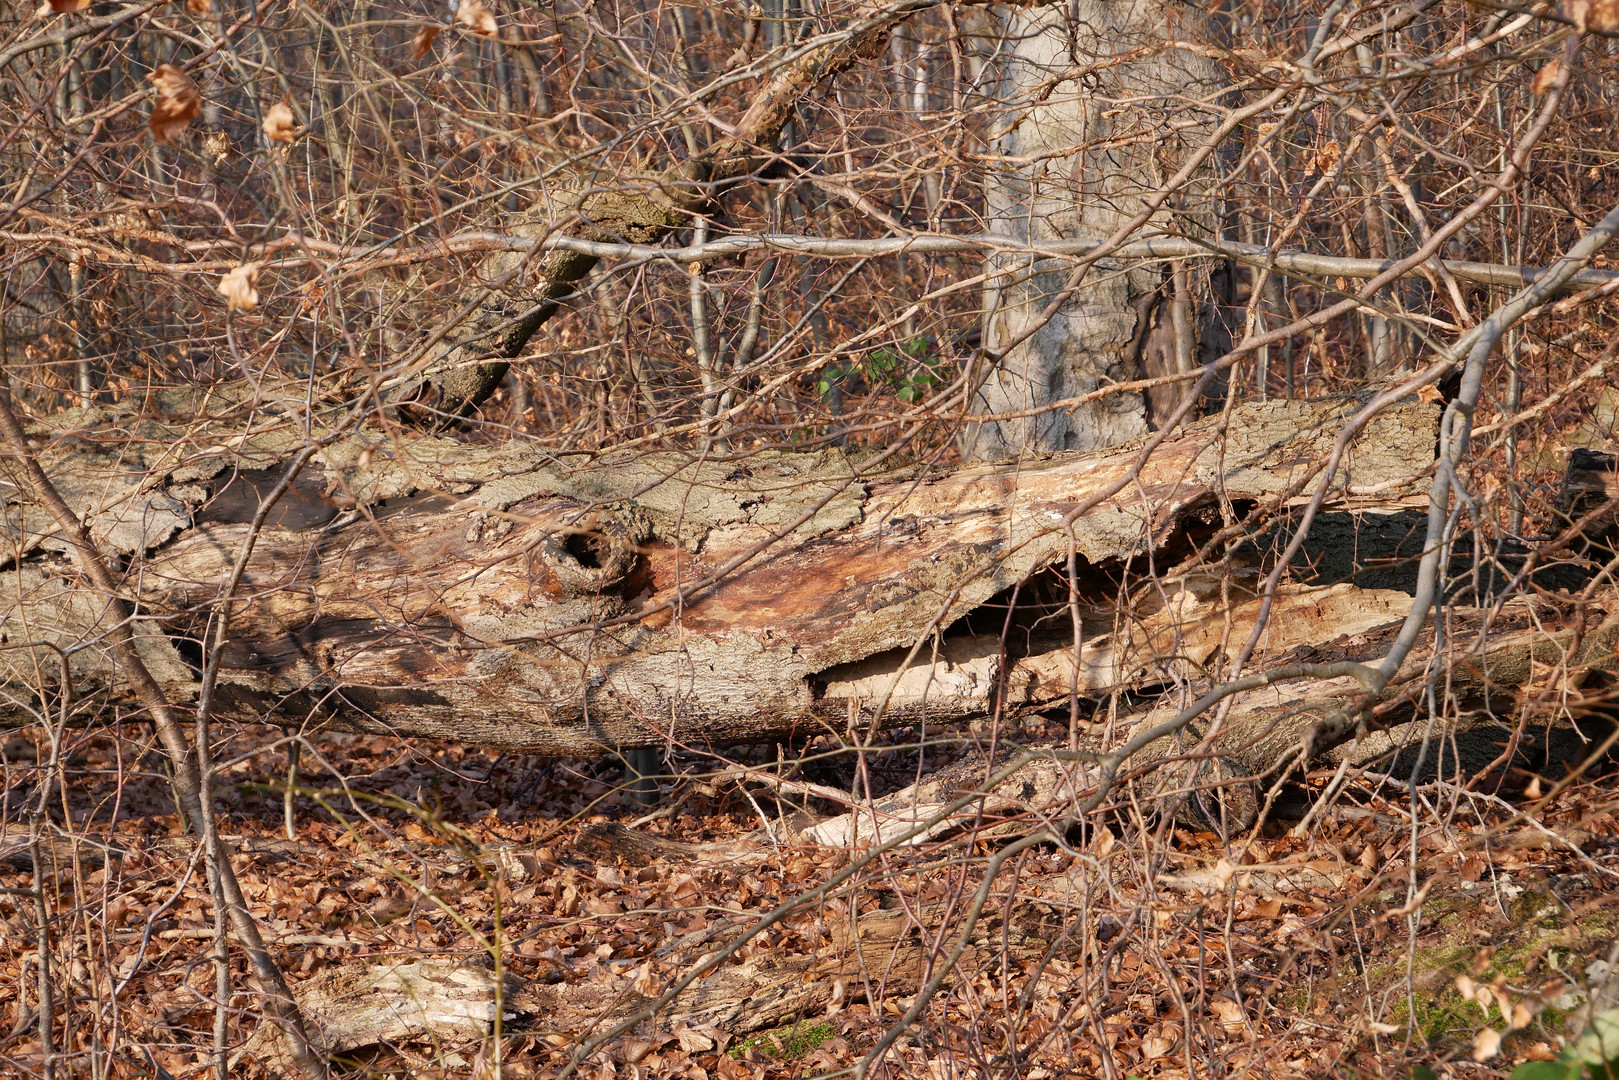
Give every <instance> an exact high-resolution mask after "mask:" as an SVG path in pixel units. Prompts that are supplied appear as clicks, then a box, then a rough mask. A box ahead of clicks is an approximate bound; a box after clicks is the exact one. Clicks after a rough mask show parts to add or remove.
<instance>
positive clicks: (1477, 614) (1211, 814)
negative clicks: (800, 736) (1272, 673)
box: [799, 586, 1619, 847]
mask: <svg viewBox="0 0 1619 1080" xmlns="http://www.w3.org/2000/svg"><path fill="white" fill-rule="evenodd" d="M1343 588H1345V587H1343V586H1337V587H1335V588H1334V589H1328V590H1305V591H1303V592H1302V593H1299V594H1294V595H1295V596H1303V597H1304V598H1306V599H1310V593H1315V592H1318V593H1323V594H1327V595H1335V594H1337V593H1338V591H1339V590H1341V589H1343ZM1351 591H1353V590H1351ZM1395 595H1396V596H1398V597H1401V598H1402V599H1403V600H1404V601H1405V604H1404V608H1403V610H1409V607H1410V602H1409V601H1410V598H1409V597H1404V595H1403V594H1395ZM1284 599H1285V598H1284ZM1244 606H1245V607H1249V608H1250V609H1251V607H1252V602H1250V604H1249V605H1244ZM1278 609H1279V610H1280V611H1282V612H1285V611H1286V610H1287V605H1286V603H1285V602H1284V603H1282V604H1279V605H1278ZM1403 610H1402V609H1401V607H1400V605H1399V604H1398V603H1394V604H1393V605H1392V606H1391V607H1390V608H1389V609H1388V613H1389V614H1390V615H1391V618H1390V619H1389V621H1388V622H1386V623H1384V624H1383V625H1379V626H1365V625H1363V626H1361V627H1360V628H1358V629H1346V632H1344V633H1343V634H1341V635H1339V636H1338V637H1336V638H1332V639H1324V638H1322V637H1314V638H1313V639H1312V637H1311V635H1310V634H1309V633H1303V634H1301V635H1300V637H1299V639H1298V640H1297V641H1296V642H1292V643H1290V642H1289V640H1288V638H1287V636H1286V631H1287V628H1288V626H1289V625H1290V623H1289V620H1287V619H1286V618H1285V617H1284V618H1283V619H1281V620H1279V621H1278V622H1276V623H1273V624H1271V625H1270V630H1271V632H1272V633H1273V634H1277V635H1278V636H1279V637H1280V638H1281V640H1280V641H1278V642H1276V644H1277V645H1278V646H1280V648H1278V650H1277V653H1276V654H1275V655H1274V656H1272V657H1270V658H1268V659H1270V660H1271V661H1272V662H1275V663H1287V662H1290V661H1294V660H1298V659H1304V658H1308V659H1311V660H1314V661H1323V660H1357V661H1364V660H1371V659H1373V658H1376V657H1378V656H1381V655H1383V654H1384V653H1385V652H1386V651H1387V648H1388V645H1389V642H1390V641H1391V640H1392V638H1393V635H1394V633H1395V632H1396V631H1397V630H1398V622H1397V621H1395V620H1397V619H1398V617H1399V615H1398V614H1394V613H1396V612H1399V613H1402V614H1403ZM1615 613H1619V594H1616V593H1614V592H1613V591H1612V590H1609V591H1606V592H1604V593H1602V594H1600V595H1599V596H1598V597H1597V598H1596V601H1595V602H1594V603H1593V604H1592V605H1591V607H1590V608H1589V610H1588V612H1587V617H1588V621H1589V623H1590V625H1588V626H1587V627H1586V628H1584V629H1568V628H1548V627H1546V626H1545V625H1544V621H1545V619H1544V616H1543V615H1542V616H1538V617H1537V615H1536V613H1535V612H1534V610H1533V605H1532V603H1531V602H1529V601H1527V600H1515V601H1512V602H1510V603H1508V604H1507V605H1506V606H1505V607H1504V608H1503V610H1502V611H1500V612H1498V613H1495V614H1494V615H1493V617H1492V618H1491V623H1490V625H1491V627H1492V632H1491V633H1490V634H1489V635H1486V636H1484V637H1483V639H1482V640H1483V645H1482V647H1481V648H1480V649H1479V650H1478V651H1476V652H1473V653H1468V652H1466V651H1465V650H1464V651H1463V652H1462V653H1461V655H1458V656H1452V657H1448V658H1447V657H1435V655H1434V651H1433V645H1434V641H1433V636H1432V633H1431V632H1430V634H1429V635H1428V637H1427V639H1426V640H1425V641H1424V642H1423V644H1422V646H1421V647H1420V648H1418V649H1417V650H1415V651H1414V652H1413V653H1412V655H1411V656H1410V657H1409V658H1408V660H1407V662H1406V664H1405V665H1404V666H1403V667H1402V668H1401V671H1400V673H1399V674H1398V675H1397V676H1396V677H1395V679H1394V680H1393V681H1392V682H1391V684H1390V687H1389V691H1388V693H1387V694H1386V695H1385V696H1384V697H1382V698H1381V699H1379V700H1376V701H1367V702H1365V707H1366V716H1365V717H1364V719H1363V722H1362V723H1361V724H1360V725H1359V726H1358V727H1357V726H1347V727H1346V726H1342V725H1334V724H1332V723H1331V720H1332V718H1334V717H1336V716H1339V715H1341V714H1342V712H1343V711H1344V710H1345V709H1346V708H1348V709H1349V710H1350V711H1351V713H1353V712H1354V711H1355V708H1354V706H1355V704H1356V702H1357V700H1359V699H1363V698H1364V691H1363V688H1362V687H1361V686H1360V684H1359V683H1357V682H1356V681H1355V680H1354V679H1353V678H1349V677H1342V678H1336V679H1307V678H1299V679H1289V680H1285V681H1280V682H1276V683H1273V684H1271V685H1268V686H1262V687H1258V688H1256V689H1253V690H1249V691H1246V692H1243V693H1241V694H1238V695H1235V696H1234V697H1233V698H1231V699H1230V704H1229V708H1228V709H1227V711H1226V713H1225V715H1224V716H1223V718H1221V719H1220V720H1219V728H1218V730H1215V729H1214V727H1213V725H1212V718H1211V717H1204V718H1200V719H1199V720H1198V721H1195V722H1193V723H1191V724H1189V725H1187V727H1186V729H1185V730H1184V731H1183V732H1182V733H1181V734H1180V735H1179V736H1178V737H1175V738H1166V739H1163V740H1160V741H1159V742H1157V743H1156V744H1153V745H1152V746H1149V747H1146V748H1144V749H1143V750H1142V751H1141V752H1140V754H1138V755H1137V757H1136V758H1134V759H1132V760H1131V761H1130V762H1128V763H1126V768H1125V771H1124V773H1123V774H1121V775H1128V774H1129V772H1130V771H1131V767H1132V766H1133V767H1134V768H1136V769H1138V770H1140V769H1142V768H1143V767H1146V766H1151V765H1153V764H1154V763H1155V762H1166V761H1167V760H1168V759H1173V758H1176V757H1181V756H1184V757H1186V758H1187V760H1186V761H1185V762H1184V764H1182V765H1179V766H1178V767H1177V766H1176V765H1174V764H1169V765H1168V766H1167V767H1165V768H1163V769H1161V770H1158V771H1157V772H1154V773H1151V774H1149V775H1147V778H1146V780H1145V782H1146V783H1147V784H1148V787H1149V790H1148V795H1149V797H1148V798H1147V799H1144V800H1142V802H1143V804H1145V805H1158V806H1162V805H1165V803H1164V801H1163V800H1164V799H1165V798H1166V797H1168V796H1181V795H1184V796H1187V801H1188V808H1189V809H1190V811H1191V812H1192V813H1194V814H1196V815H1197V816H1198V817H1199V818H1201V819H1202V822H1203V824H1205V825H1206V826H1209V827H1217V828H1221V829H1223V830H1225V831H1228V832H1236V831H1241V830H1243V829H1246V828H1248V827H1249V826H1251V825H1252V824H1253V821H1254V817H1255V813H1256V811H1257V808H1258V801H1259V800H1258V796H1259V791H1258V786H1259V785H1258V781H1252V782H1250V781H1248V780H1246V779H1245V778H1246V777H1249V776H1253V777H1261V778H1265V777H1267V774H1271V773H1272V771H1273V770H1274V769H1275V768H1277V767H1278V766H1281V765H1283V764H1285V763H1287V762H1289V761H1290V760H1294V759H1296V757H1297V755H1298V754H1300V753H1302V752H1305V751H1306V749H1307V750H1308V751H1310V752H1314V753H1323V752H1327V751H1332V752H1333V753H1334V755H1335V756H1336V757H1337V758H1338V759H1339V760H1348V761H1350V762H1353V763H1363V762H1367V761H1372V760H1375V759H1379V758H1386V757H1387V756H1389V755H1390V754H1393V753H1397V752H1399V750H1400V749H1401V748H1402V747H1406V746H1414V745H1415V744H1417V743H1420V742H1421V740H1422V738H1423V732H1422V730H1420V729H1422V728H1425V727H1426V725H1425V723H1423V722H1421V721H1420V720H1414V719H1413V717H1414V716H1417V715H1418V714H1419V712H1420V709H1419V706H1420V704H1421V698H1422V694H1423V691H1424V689H1425V687H1426V685H1427V676H1428V673H1429V672H1430V671H1431V670H1432V669H1433V666H1434V664H1435V663H1436V662H1437V663H1439V664H1440V666H1441V667H1442V669H1443V671H1444V673H1445V676H1446V677H1445V678H1444V680H1443V681H1442V685H1444V686H1445V687H1446V692H1447V693H1448V694H1450V695H1451V696H1453V697H1454V698H1455V699H1456V700H1457V701H1459V702H1461V703H1463V704H1466V705H1469V706H1477V705H1480V704H1481V703H1484V702H1487V701H1488V695H1491V694H1493V695H1496V698H1497V702H1498V704H1497V711H1498V712H1499V711H1509V710H1506V709H1505V708H1504V706H1503V705H1501V704H1500V703H1501V702H1505V703H1512V702H1514V701H1515V700H1516V698H1517V695H1519V694H1521V693H1537V692H1542V693H1543V692H1548V691H1557V690H1565V691H1568V690H1572V691H1577V689H1578V687H1579V686H1580V685H1581V684H1582V683H1583V682H1584V681H1585V679H1586V678H1587V677H1588V676H1589V675H1590V674H1591V673H1592V672H1593V671H1604V672H1608V673H1610V674H1611V673H1613V672H1614V671H1616V670H1619V655H1616V652H1615V646H1616V645H1619V615H1615ZM1604 616H1607V617H1606V618H1604ZM1485 619H1486V613H1485V612H1482V611H1479V610H1468V609H1461V610H1455V611H1453V612H1452V613H1451V616H1450V625H1449V627H1448V629H1449V632H1450V633H1451V634H1452V635H1453V638H1454V640H1459V641H1463V642H1467V641H1471V640H1477V639H1478V634H1479V631H1480V630H1481V629H1482V628H1483V626H1484V621H1485ZM1232 622H1233V624H1234V628H1235V630H1236V631H1238V632H1237V633H1233V634H1232V635H1231V636H1232V637H1233V638H1235V639H1237V640H1241V639H1242V637H1244V636H1245V633H1244V631H1246V630H1247V629H1250V628H1251V627H1252V618H1251V613H1250V618H1249V622H1248V624H1247V626H1246V627H1245V626H1243V625H1242V624H1241V623H1240V622H1239V621H1237V620H1235V619H1234V620H1232ZM1179 707H1180V705H1179V703H1178V702H1166V703H1163V704H1159V705H1158V706H1156V707H1154V708H1152V709H1150V710H1148V711H1146V712H1143V713H1137V714H1134V715H1129V716H1124V717H1120V718H1118V719H1116V720H1114V721H1111V722H1109V723H1106V724H1102V725H1097V728H1096V729H1095V730H1092V731H1090V732H1088V733H1087V735H1086V736H1085V738H1084V739H1082V740H1081V743H1080V748H1081V751H1082V752H1084V753H1088V754H1091V755H1095V754H1100V753H1104V752H1107V751H1110V750H1112V749H1114V748H1116V747H1118V746H1120V745H1122V744H1124V743H1125V742H1126V741H1127V740H1129V739H1130V738H1131V737H1132V736H1134V735H1135V734H1136V733H1138V732H1140V731H1145V730H1148V729H1151V728H1153V727H1155V726H1157V725H1159V724H1162V723H1164V722H1165V721H1168V720H1170V719H1171V718H1173V717H1174V716H1175V715H1176V714H1177V712H1178V711H1179ZM1469 726H1471V727H1473V728H1476V729H1478V731H1479V732H1480V733H1481V734H1482V735H1483V736H1484V737H1485V738H1486V740H1487V739H1488V736H1489V734H1490V733H1491V731H1493V730H1494V729H1496V728H1498V727H1499V726H1500V724H1499V721H1496V720H1494V719H1493V717H1492V716H1491V715H1490V712H1489V711H1488V710H1487V709H1484V708H1471V709H1469V710H1468V712H1467V722H1465V723H1462V722H1456V723H1451V724H1448V725H1447V726H1446V728H1445V731H1446V734H1447V736H1449V737H1451V741H1452V744H1453V745H1454V736H1456V735H1458V734H1459V733H1461V732H1462V731H1463V730H1464V729H1465V728H1467V727H1469ZM1205 739H1206V745H1204V743H1205ZM1503 741H1504V740H1503ZM1492 745H1493V744H1492ZM1451 752H1454V750H1446V751H1444V752H1443V753H1451ZM1016 753H1017V751H1015V750H1014V749H1013V748H1005V749H1003V750H1001V752H1000V753H999V754H998V755H997V757H996V758H995V759H994V760H993V761H992V760H991V759H989V758H988V757H987V756H986V755H984V754H982V753H976V754H970V755H968V756H966V757H965V758H963V759H961V760H958V761H956V762H955V763H953V764H951V765H950V766H948V767H946V768H944V769H941V770H939V771H937V772H935V773H933V774H931V775H929V776H927V777H925V778H923V779H922V780H920V781H918V782H917V783H915V784H912V785H910V786H909V787H907V788H905V789H903V790H901V791H898V792H895V793H893V794H891V795H888V796H886V797H884V798H882V799H879V800H876V801H874V802H873V803H872V804H871V805H868V806H865V807H861V808H858V809H855V810H851V811H849V812H848V813H845V814H841V815H837V816H835V817H832V818H828V819H827V820H825V821H821V822H819V823H817V824H815V825H813V826H810V827H808V828H806V829H804V830H802V832H801V833H800V835H799V838H800V839H802V840H806V841H809V842H811V843H817V844H825V845H829V846H834V847H853V846H857V845H859V844H862V843H872V844H876V843H884V842H892V841H894V840H896V839H898V838H899V837H902V836H905V835H907V834H910V833H913V832H914V833H915V834H916V835H915V836H914V837H913V838H912V839H911V840H910V841H908V842H909V843H912V844H922V843H926V842H929V841H932V840H937V839H940V838H942V837H945V836H947V835H949V834H951V833H954V832H958V831H960V830H962V829H966V828H972V829H974V830H976V834H977V835H986V834H988V835H993V834H998V833H1007V832H1027V831H1029V830H1030V829H1032V828H1036V827H1040V826H1041V825H1043V824H1044V823H1048V822H1051V821H1054V820H1061V819H1062V818H1063V817H1064V816H1065V815H1066V814H1070V813H1072V812H1073V811H1074V809H1075V808H1076V807H1077V806H1078V805H1079V804H1080V803H1081V802H1083V800H1084V799H1085V798H1086V797H1087V796H1089V795H1090V794H1091V793H1093V792H1094V791H1095V790H1096V787H1097V785H1098V783H1099V782H1100V779H1101V776H1100V769H1099V767H1098V766H1097V765H1096V764H1094V763H1093V762H1091V761H1086V760H1082V759H1080V758H1076V757H1075V756H1074V755H1073V754H1070V753H1066V752H1065V751H1064V750H1063V749H1061V748H1056V747H1050V748H1046V749H1045V750H1043V751H1041V750H1036V751H1035V753H1036V754H1037V755H1043V756H1036V757H1035V758H1034V760H1031V761H1029V762H1028V763H1026V764H1025V765H1023V766H1022V767H1020V768H1019V769H1017V771H1015V772H1013V773H1012V774H1011V775H1009V776H1007V777H1005V778H1004V779H1003V780H1002V782H1001V783H1000V784H999V785H997V786H996V787H995V788H994V789H989V788H986V787H984V786H982V785H983V784H984V782H985V781H986V780H988V779H989V778H990V777H991V776H992V775H994V774H995V773H996V772H997V771H998V770H999V769H1001V768H1003V767H1004V766H1005V765H1006V764H1008V763H1009V762H1010V761H1011V759H1012V758H1013V757H1014V756H1015V755H1016ZM1494 754H1495V751H1494V750H1493V749H1492V750H1490V751H1488V752H1486V753H1484V754H1483V755H1482V758H1481V760H1479V761H1477V762H1473V763H1472V764H1474V765H1482V764H1485V763H1487V762H1488V761H1489V760H1490V759H1491V758H1493V757H1494ZM1434 756H1435V758H1437V757H1439V756H1442V753H1441V752H1436V753H1435V755H1434ZM968 793H977V794H978V795H979V796H980V797H979V798H976V799H974V800H973V801H971V802H969V803H968V804H967V805H965V806H962V807H960V808H958V809H955V810H954V811H953V812H950V811H949V808H950V807H951V806H952V804H954V803H955V802H957V801H959V800H960V799H961V797H962V796H963V795H965V794H968ZM1119 797H1120V798H1121V799H1122V798H1124V796H1123V795H1122V793H1121V794H1120V796H1119ZM1002 822H1005V824H1004V825H1003V824H1002Z"/></svg>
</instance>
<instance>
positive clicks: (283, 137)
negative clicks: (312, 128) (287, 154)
mask: <svg viewBox="0 0 1619 1080" xmlns="http://www.w3.org/2000/svg"><path fill="white" fill-rule="evenodd" d="M297 127H298V121H297V120H296V119H295V118H294V117H293V115H292V106H290V105H288V104H287V103H286V102H285V101H278V102H276V103H275V104H274V105H271V106H270V108H269V110H268V111H267V112H265V114H264V137H265V138H266V139H269V140H270V141H271V142H282V143H290V142H291V141H292V140H293V138H294V136H295V134H296V129H297Z"/></svg>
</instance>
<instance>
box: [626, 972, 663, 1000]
mask: <svg viewBox="0 0 1619 1080" xmlns="http://www.w3.org/2000/svg"><path fill="white" fill-rule="evenodd" d="M630 988H631V989H633V990H634V991H635V992H636V993H637V994H640V995H641V996H642V997H644V998H655V997H657V996H658V995H659V994H661V993H663V980H662V979H660V978H658V973H657V972H655V971H653V970H652V965H651V964H650V963H646V964H642V965H641V966H640V967H639V968H637V969H636V970H635V979H634V981H633V982H631V983H630Z"/></svg>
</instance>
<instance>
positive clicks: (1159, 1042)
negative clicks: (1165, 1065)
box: [1141, 1035, 1175, 1061]
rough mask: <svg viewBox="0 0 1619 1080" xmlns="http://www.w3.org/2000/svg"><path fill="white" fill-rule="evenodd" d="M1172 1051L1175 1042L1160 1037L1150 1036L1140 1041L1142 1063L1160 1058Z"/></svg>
mask: <svg viewBox="0 0 1619 1080" xmlns="http://www.w3.org/2000/svg"><path fill="white" fill-rule="evenodd" d="M1173 1049H1175V1040H1174V1039H1166V1038H1165V1037H1164V1036H1162V1035H1151V1036H1148V1037H1147V1038H1145V1039H1142V1040H1141V1058H1142V1060H1143V1061H1151V1060H1153V1059H1154V1058H1161V1057H1163V1056H1164V1055H1165V1054H1167V1053H1169V1052H1170V1051H1171V1050H1173Z"/></svg>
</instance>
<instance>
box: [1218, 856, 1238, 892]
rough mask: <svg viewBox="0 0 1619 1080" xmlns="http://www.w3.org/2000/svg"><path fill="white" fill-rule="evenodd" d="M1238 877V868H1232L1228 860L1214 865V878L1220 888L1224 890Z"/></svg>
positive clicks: (1221, 860)
mask: <svg viewBox="0 0 1619 1080" xmlns="http://www.w3.org/2000/svg"><path fill="white" fill-rule="evenodd" d="M1236 876H1237V868H1236V867H1235V866H1232V865H1231V863H1230V862H1229V861H1227V860H1226V859H1224V858H1222V859H1220V861H1219V862H1217V863H1215V864H1214V877H1215V880H1217V881H1218V882H1219V883H1220V888H1222V889H1223V888H1225V887H1226V886H1227V885H1229V884H1231V879H1232V878H1234V877H1236Z"/></svg>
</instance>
